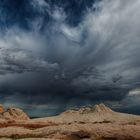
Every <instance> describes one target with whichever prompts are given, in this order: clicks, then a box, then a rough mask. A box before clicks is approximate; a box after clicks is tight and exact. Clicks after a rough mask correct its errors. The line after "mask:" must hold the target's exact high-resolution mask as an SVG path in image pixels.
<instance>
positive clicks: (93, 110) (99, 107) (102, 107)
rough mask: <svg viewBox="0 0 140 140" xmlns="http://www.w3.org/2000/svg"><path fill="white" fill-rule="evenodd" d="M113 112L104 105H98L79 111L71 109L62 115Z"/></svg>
mask: <svg viewBox="0 0 140 140" xmlns="http://www.w3.org/2000/svg"><path fill="white" fill-rule="evenodd" d="M110 112H113V111H112V110H111V109H110V108H109V107H107V106H105V105H104V104H99V105H95V106H91V107H82V108H80V109H71V110H67V111H65V112H63V113H62V114H75V113H77V114H88V113H110Z"/></svg>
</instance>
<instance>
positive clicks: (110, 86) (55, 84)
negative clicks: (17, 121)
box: [0, 0, 140, 114]
mask: <svg viewBox="0 0 140 140" xmlns="http://www.w3.org/2000/svg"><path fill="white" fill-rule="evenodd" d="M130 5H131V6H130ZM15 7H16V8H15ZM139 7H140V2H139V1H138V0H136V1H135V2H132V1H130V0H127V1H126V0H124V1H120V0H116V1H113V0H111V1H109V0H103V1H100V2H99V1H98V2H95V1H84V0H81V1H76V0H72V1H63V0H60V1H49V0H48V1H47V0H46V1H45V0H31V1H27V0H22V1H20V2H19V1H14V2H13V3H12V4H11V5H10V4H9V1H8V0H5V1H3V2H2V5H1V6H0V17H1V18H0V25H1V28H2V29H1V34H0V48H1V49H0V93H1V102H2V103H3V104H5V105H6V106H8V105H9V104H13V105H15V106H21V107H22V108H24V109H27V110H28V109H29V108H30V109H33V108H36V109H38V112H43V110H46V109H48V110H49V113H55V112H59V111H60V110H63V109H66V108H69V107H72V106H81V105H86V104H94V103H96V102H104V101H105V102H110V101H111V102H113V103H115V102H121V103H122V105H126V104H128V96H129V94H128V91H129V90H130V89H133V88H136V87H138V86H139V77H140V73H139V69H140V62H139V53H140V48H139V44H140V41H139V35H140V30H139V24H140V20H139V16H140V12H139ZM11 11H13V12H11ZM80 11H81V12H80ZM9 12H11V13H9ZM14 17H15V18H14ZM132 102H133V101H132V100H131V103H132ZM116 104H117V103H116ZM60 108H61V109H60ZM28 111H29V110H28ZM33 114H37V112H36V111H35V112H33Z"/></svg>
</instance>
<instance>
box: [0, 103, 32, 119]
mask: <svg viewBox="0 0 140 140" xmlns="http://www.w3.org/2000/svg"><path fill="white" fill-rule="evenodd" d="M0 118H1V119H6V120H29V119H30V118H29V116H28V115H27V114H26V113H25V112H24V111H23V110H21V109H19V108H12V107H9V108H8V109H7V110H6V111H5V110H4V107H3V106H2V105H0Z"/></svg>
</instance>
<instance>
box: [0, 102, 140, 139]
mask: <svg viewBox="0 0 140 140" xmlns="http://www.w3.org/2000/svg"><path fill="white" fill-rule="evenodd" d="M0 112H1V113H0V118H1V119H0V139H1V140H140V116H136V115H130V114H125V113H118V112H114V111H113V110H111V109H110V108H108V107H107V106H105V105H104V104H99V105H95V106H93V107H82V108H79V109H72V110H67V111H65V112H63V113H61V114H59V115H57V116H52V117H46V118H37V119H30V118H29V117H28V115H27V114H26V113H24V112H23V111H22V110H21V109H18V108H8V109H7V110H6V111H4V109H3V107H2V106H1V108H0Z"/></svg>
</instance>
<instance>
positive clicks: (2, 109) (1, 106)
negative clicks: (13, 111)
mask: <svg viewBox="0 0 140 140" xmlns="http://www.w3.org/2000/svg"><path fill="white" fill-rule="evenodd" d="M3 112H4V107H3V105H1V104H0V113H3Z"/></svg>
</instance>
